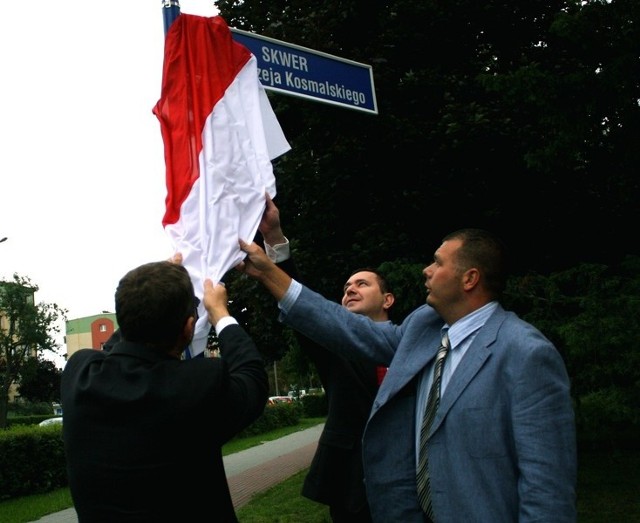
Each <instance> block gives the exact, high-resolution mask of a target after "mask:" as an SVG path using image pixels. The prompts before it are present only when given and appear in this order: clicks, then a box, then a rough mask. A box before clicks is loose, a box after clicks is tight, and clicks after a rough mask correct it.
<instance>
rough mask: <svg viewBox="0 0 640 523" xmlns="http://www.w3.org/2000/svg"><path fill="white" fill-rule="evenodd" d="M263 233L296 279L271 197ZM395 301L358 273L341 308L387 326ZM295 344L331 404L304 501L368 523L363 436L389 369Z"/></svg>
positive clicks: (303, 340)
mask: <svg viewBox="0 0 640 523" xmlns="http://www.w3.org/2000/svg"><path fill="white" fill-rule="evenodd" d="M259 230H260V233H261V234H262V237H263V239H264V246H265V250H266V252H267V254H268V256H269V257H270V258H271V259H272V260H273V261H274V262H276V263H277V264H278V266H279V267H281V268H282V269H283V270H284V271H285V272H287V273H288V274H289V275H291V276H292V277H297V270H296V268H295V265H294V263H293V259H292V258H291V257H290V250H289V241H288V240H287V238H286V237H285V235H284V233H283V232H282V228H281V224H280V213H279V211H278V209H277V207H276V206H275V204H274V203H273V201H272V200H271V199H270V198H269V197H268V196H267V203H266V209H265V212H264V214H263V217H262V221H261V222H260V226H259ZM394 300H395V298H394V296H393V293H392V292H391V289H390V288H389V284H388V283H387V281H386V279H385V278H384V277H383V276H382V274H380V273H379V272H377V271H376V270H374V269H370V268H366V269H358V270H356V271H354V272H353V273H352V274H351V275H350V276H349V278H348V280H347V282H346V283H345V284H344V296H343V297H342V305H343V307H345V308H346V309H348V310H350V311H351V312H354V313H356V314H363V315H366V316H368V317H369V318H371V319H372V320H374V321H384V322H388V321H389V310H390V309H391V307H392V306H393V303H394ZM297 339H298V342H299V345H300V348H301V349H302V351H303V352H304V353H305V354H306V355H307V356H308V357H309V359H310V360H311V362H312V363H313V364H314V365H315V367H316V369H317V371H318V375H319V376H320V381H321V382H322V386H323V388H324V390H325V394H326V397H327V402H328V415H327V420H326V422H325V426H324V429H323V431H322V434H321V435H320V440H319V442H318V449H317V450H316V453H315V455H314V457H313V460H312V462H311V466H310V468H309V472H308V473H307V475H306V477H305V481H304V484H303V487H302V495H303V496H305V497H306V498H309V499H311V500H314V501H317V502H319V503H323V504H325V505H328V506H329V513H330V515H331V519H332V521H333V523H370V522H371V513H370V511H369V505H368V503H367V496H366V491H365V485H364V470H363V465H362V434H363V433H364V427H365V425H366V423H367V420H368V419H369V413H370V411H371V406H372V404H373V400H374V398H375V396H376V394H377V392H378V387H379V384H380V381H381V378H382V377H383V376H384V372H385V371H386V367H382V366H379V365H376V364H374V363H371V362H370V361H367V360H363V359H347V358H344V357H343V356H341V355H339V354H335V353H333V352H330V351H328V350H326V349H324V348H323V347H321V346H320V345H318V344H316V343H314V342H312V341H311V340H309V338H307V337H305V336H300V335H298V337H297Z"/></svg>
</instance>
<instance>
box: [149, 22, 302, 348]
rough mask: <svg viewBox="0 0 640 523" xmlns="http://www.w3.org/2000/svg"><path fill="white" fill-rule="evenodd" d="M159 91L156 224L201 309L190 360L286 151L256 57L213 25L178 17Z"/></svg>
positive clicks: (169, 34) (223, 25)
mask: <svg viewBox="0 0 640 523" xmlns="http://www.w3.org/2000/svg"><path fill="white" fill-rule="evenodd" d="M164 53H165V54H164V65H163V72H162V89H161V96H160V99H159V101H158V103H157V104H156V105H155V106H154V108H153V113H154V114H155V115H156V116H157V118H158V120H159V121H160V129H161V133H162V139H163V142H164V157H165V165H166V186H167V196H166V200H165V207H166V211H165V215H164V217H163V220H162V225H163V227H164V229H165V232H166V233H167V235H168V237H169V240H170V242H171V244H172V247H173V249H174V252H179V253H181V254H182V257H183V264H184V266H185V267H186V268H187V270H188V271H189V274H190V275H191V280H192V281H193V284H194V288H195V292H196V296H197V297H198V298H199V299H200V300H201V303H200V306H199V311H198V312H199V314H200V318H199V319H198V322H197V325H196V331H195V335H194V339H193V342H192V344H191V347H190V349H189V350H190V353H189V354H188V356H189V357H193V356H197V355H198V354H200V353H202V352H203V351H204V349H205V348H206V344H207V336H208V333H209V329H210V324H209V322H208V319H207V315H206V312H205V310H204V305H203V304H202V295H203V284H204V280H205V278H211V279H212V280H213V281H214V282H218V281H220V280H221V279H222V277H223V276H224V274H225V273H226V272H227V271H228V270H229V269H231V268H232V267H233V266H235V265H237V264H238V263H239V262H240V261H242V259H243V258H244V254H243V253H242V251H240V249H239V247H238V238H242V239H244V240H247V241H251V240H252V239H253V237H254V236H255V234H256V232H257V229H258V225H259V223H260V218H261V216H262V213H263V211H264V208H265V193H268V194H269V196H270V197H272V198H273V197H275V195H276V183H275V177H274V174H273V166H272V163H271V161H272V160H273V159H274V158H277V157H278V156H280V155H282V154H284V153H285V152H287V151H288V150H289V149H290V146H289V143H288V142H287V140H286V138H285V136H284V133H283V132H282V129H281V128H280V125H279V123H278V121H277V118H276V116H275V114H274V112H273V110H272V108H271V104H270V103H269V99H268V98H267V95H266V92H265V91H264V88H263V87H262V85H261V84H260V81H259V80H258V71H257V61H256V58H255V56H253V54H252V53H251V52H250V51H249V50H248V49H247V48H246V47H245V46H243V45H242V44H239V43H238V42H235V41H234V40H233V39H232V36H231V31H230V30H229V27H228V25H227V23H226V22H225V20H224V19H223V18H222V17H221V16H215V17H201V16H195V15H189V14H184V13H183V14H181V15H180V16H178V17H177V18H176V20H175V21H174V22H173V23H172V24H171V27H170V28H169V31H168V32H167V36H166V39H165V49H164Z"/></svg>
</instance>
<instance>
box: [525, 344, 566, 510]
mask: <svg viewBox="0 0 640 523" xmlns="http://www.w3.org/2000/svg"><path fill="white" fill-rule="evenodd" d="M526 336H527V338H528V339H527V340H526V344H527V345H529V346H532V347H533V348H532V349H531V350H529V351H528V352H527V353H526V354H524V355H523V356H522V357H523V361H522V367H521V370H520V374H519V377H518V379H517V381H516V382H515V386H514V391H513V429H514V437H515V443H516V451H517V454H518V466H519V468H520V481H519V485H518V491H519V497H520V510H519V512H520V518H519V520H520V521H574V520H575V516H576V515H575V500H576V492H575V490H576V476H577V470H576V469H577V467H576V463H577V458H576V435H575V422H574V412H573V406H572V404H571V396H570V392H569V377H568V375H567V372H566V368H565V366H564V362H563V361H562V358H561V356H560V354H559V353H558V351H557V350H556V349H555V348H554V347H553V346H552V345H551V343H549V342H548V341H547V340H544V339H542V336H539V335H537V333H531V332H530V333H527V334H526Z"/></svg>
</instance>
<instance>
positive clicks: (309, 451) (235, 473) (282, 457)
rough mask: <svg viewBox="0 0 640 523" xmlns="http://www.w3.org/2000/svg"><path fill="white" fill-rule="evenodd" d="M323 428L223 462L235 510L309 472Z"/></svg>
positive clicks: (42, 522)
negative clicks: (258, 494)
mask: <svg viewBox="0 0 640 523" xmlns="http://www.w3.org/2000/svg"><path fill="white" fill-rule="evenodd" d="M323 427H324V424H320V425H316V426H315V427H311V428H309V429H306V430H301V431H298V432H295V433H293V434H289V435H288V436H285V437H284V438H280V439H276V440H273V441H267V442H265V443H263V444H262V445H258V446H257V447H252V448H250V449H247V450H243V451H242V452H237V453H235V454H230V455H228V456H225V457H224V458H223V460H224V468H225V472H226V473H227V481H228V483H229V489H230V490H231V499H232V500H233V506H234V507H235V508H239V507H242V506H243V505H246V504H247V503H248V502H249V501H250V500H251V498H252V497H253V495H254V494H257V493H258V492H262V491H264V490H267V489H269V488H270V487H272V486H273V485H276V484H277V483H280V482H281V481H284V480H285V479H287V478H289V477H291V476H293V475H294V474H295V473H296V472H299V471H301V470H303V469H305V468H307V467H308V466H309V465H310V464H311V459H312V458H313V454H314V453H315V451H316V447H317V446H318V439H319V438H320V433H321V432H322V429H323ZM32 523H78V516H77V515H76V511H75V510H74V509H73V508H69V509H66V510H61V511H60V512H54V513H53V514H49V515H48V516H43V517H42V518H40V519H38V520H36V521H35V522H32Z"/></svg>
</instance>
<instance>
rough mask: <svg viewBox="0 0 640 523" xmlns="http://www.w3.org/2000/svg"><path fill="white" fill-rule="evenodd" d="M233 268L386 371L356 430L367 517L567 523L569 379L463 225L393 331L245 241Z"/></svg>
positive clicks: (287, 310) (330, 343)
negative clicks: (431, 413)
mask: <svg viewBox="0 0 640 523" xmlns="http://www.w3.org/2000/svg"><path fill="white" fill-rule="evenodd" d="M240 247H241V249H242V250H243V251H244V252H246V253H247V255H248V256H247V258H246V259H245V261H244V262H242V263H240V264H239V265H238V266H237V269H238V270H240V271H242V272H244V273H245V274H247V275H249V276H251V277H253V278H255V279H257V280H259V281H260V282H262V283H263V285H265V287H266V288H267V289H268V290H269V291H270V292H271V293H272V294H273V296H274V297H275V298H276V299H277V300H278V306H279V307H280V309H281V320H282V321H283V322H284V323H285V324H287V325H290V326H291V327H293V328H294V329H296V330H298V331H299V332H301V333H303V334H304V335H306V336H308V337H309V338H311V339H313V340H314V341H316V342H317V343H320V344H322V345H323V346H325V347H326V348H327V349H329V350H332V351H335V352H337V351H343V353H344V352H345V351H348V353H349V354H350V355H351V356H358V357H362V358H366V359H368V360H371V361H373V362H375V363H377V364H379V365H386V366H388V367H389V370H388V372H387V375H386V376H385V379H384V381H383V382H382V386H381V387H380V390H379V391H378V394H377V397H376V399H375V401H374V404H373V407H372V410H371V414H370V417H369V421H368V423H367V427H366V429H365V433H364V436H363V458H364V465H365V479H366V488H367V496H368V498H369V503H370V507H371V512H372V516H373V518H374V521H376V522H379V523H389V522H393V523H395V522H402V523H424V522H425V521H427V522H429V521H435V522H436V523H454V522H460V523H469V522H478V523H494V522H515V521H518V522H530V521H538V522H554V523H555V522H574V521H575V520H576V475H577V471H576V469H577V458H576V440H575V422H574V413H573V407H572V402H571V396H570V387H569V378H568V375H567V372H566V368H565V365H564V362H563V360H562V357H561V356H560V354H559V353H558V351H557V350H556V348H555V347H554V346H553V344H552V343H551V342H550V341H549V340H548V339H547V338H545V337H544V336H543V335H542V333H541V332H540V331H538V330H537V329H536V328H534V327H533V326H532V325H530V324H528V323H526V322H525V321H523V320H522V319H520V318H519V317H518V316H517V315H516V314H514V313H512V312H508V311H506V310H504V308H503V307H502V306H501V305H500V304H499V301H498V300H499V299H500V296H501V294H502V292H503V290H504V287H505V284H506V277H507V274H506V262H505V258H506V256H505V250H504V247H503V245H502V243H501V242H500V241H499V240H498V239H497V238H496V237H495V236H494V235H492V234H490V233H488V232H487V231H484V230H480V229H462V230H459V231H456V232H454V233H452V234H450V235H448V236H446V237H445V238H444V239H443V242H442V244H441V246H440V247H439V248H438V249H437V250H436V252H435V254H434V258H433V262H432V263H431V264H430V265H428V266H427V267H425V268H424V270H423V274H424V276H425V278H426V290H427V303H426V304H425V305H423V306H421V307H419V308H418V309H416V310H415V311H414V312H413V313H411V314H410V315H409V316H407V318H406V319H405V321H404V322H403V323H402V324H401V325H399V326H396V325H393V324H390V323H376V322H373V321H371V320H369V319H368V318H366V317H365V316H362V315H357V314H353V313H350V312H349V311H347V310H345V309H344V308H342V307H341V306H340V305H338V304H336V303H333V302H332V301H330V300H327V299H325V298H323V297H322V296H320V295H318V294H317V293H314V292H313V291H311V290H310V289H308V288H306V287H304V286H303V285H301V284H300V283H298V282H297V281H295V280H293V279H292V278H290V277H289V276H287V275H286V274H285V273H284V272H283V271H281V270H280V269H279V268H278V267H276V265H275V264H274V263H273V262H271V261H270V260H269V258H268V257H267V256H266V255H265V253H264V251H262V249H261V248H260V247H259V246H258V245H256V244H255V243H252V244H247V243H245V242H244V241H242V240H241V241H240ZM443 332H447V333H448V338H449V343H450V347H451V349H450V351H449V354H448V355H447V356H446V358H445V360H444V368H443V372H442V378H441V382H440V403H439V406H438V408H437V411H436V414H435V418H434V420H433V422H432V424H431V425H430V429H429V431H428V434H427V442H426V449H427V450H426V454H427V457H428V466H427V468H428V472H429V477H430V500H431V501H430V503H429V506H428V508H423V506H422V505H421V503H420V501H419V498H418V487H417V479H416V473H417V469H418V463H419V448H420V428H421V424H422V419H423V415H424V410H425V407H426V403H427V396H428V391H429V388H430V386H431V382H432V381H433V372H434V360H435V357H436V353H437V352H438V349H439V346H440V344H441V342H440V340H441V337H442V334H443Z"/></svg>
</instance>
